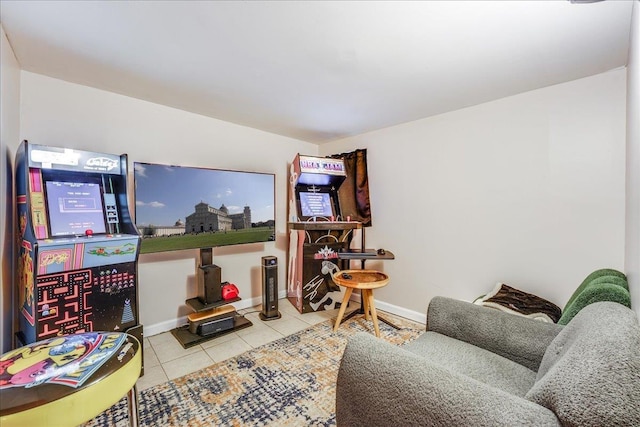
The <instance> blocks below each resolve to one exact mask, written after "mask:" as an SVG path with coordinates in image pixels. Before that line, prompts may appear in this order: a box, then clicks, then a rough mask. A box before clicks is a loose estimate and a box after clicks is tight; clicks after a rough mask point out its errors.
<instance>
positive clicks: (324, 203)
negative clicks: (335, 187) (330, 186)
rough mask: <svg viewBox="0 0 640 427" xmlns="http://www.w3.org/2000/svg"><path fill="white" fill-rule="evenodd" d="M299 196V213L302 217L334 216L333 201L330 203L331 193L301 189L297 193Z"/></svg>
mask: <svg viewBox="0 0 640 427" xmlns="http://www.w3.org/2000/svg"><path fill="white" fill-rule="evenodd" d="M298 197H299V198H300V213H301V214H302V217H303V218H310V217H326V218H330V217H332V216H333V217H335V216H336V215H335V212H334V210H333V203H331V195H330V194H329V193H311V192H305V191H301V192H300V193H298Z"/></svg>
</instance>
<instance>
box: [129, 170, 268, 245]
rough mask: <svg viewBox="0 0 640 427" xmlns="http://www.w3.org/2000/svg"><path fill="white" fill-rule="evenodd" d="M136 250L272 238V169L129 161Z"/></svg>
mask: <svg viewBox="0 0 640 427" xmlns="http://www.w3.org/2000/svg"><path fill="white" fill-rule="evenodd" d="M133 169H134V186H135V196H134V197H135V206H136V208H135V222H136V226H137V227H138V230H139V231H140V233H141V234H142V244H141V247H140V253H149V252H161V251H174V250H181V249H194V248H209V247H216V246H226V245H237V244H245V243H256V242H266V241H270V240H275V175H274V174H269V173H259V172H242V171H231V170H221V169H208V168H198V167H186V166H170V165H162V164H154V163H141V162H134V164H133Z"/></svg>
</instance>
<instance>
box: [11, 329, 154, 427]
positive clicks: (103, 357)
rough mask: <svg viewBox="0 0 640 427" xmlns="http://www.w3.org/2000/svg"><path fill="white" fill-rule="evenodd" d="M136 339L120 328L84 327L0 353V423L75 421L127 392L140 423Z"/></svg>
mask: <svg viewBox="0 0 640 427" xmlns="http://www.w3.org/2000/svg"><path fill="white" fill-rule="evenodd" d="M141 367H142V349H141V347H140V343H139V342H138V340H137V339H136V338H135V337H133V336H131V335H129V334H125V333H120V332H86V333H81V334H73V335H63V336H60V337H55V338H50V339H47V340H43V341H38V342H36V343H33V344H29V345H26V346H24V347H20V348H18V349H15V350H12V351H9V352H7V353H5V354H3V355H2V356H1V357H0V425H1V426H2V427H9V426H32V427H36V426H51V425H55V426H77V425H79V424H82V423H84V422H86V421H89V420H91V419H92V418H94V417H96V416H97V415H99V414H100V413H102V412H103V411H105V410H106V409H108V408H109V407H111V406H112V405H114V404H116V403H117V402H118V401H119V400H120V399H122V397H123V396H125V395H127V397H128V403H129V424H130V425H131V426H132V427H135V426H137V425H138V408H137V394H136V393H137V390H136V387H135V385H136V381H137V380H138V377H139V376H140V369H141Z"/></svg>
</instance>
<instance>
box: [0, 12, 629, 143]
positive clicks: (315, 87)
mask: <svg viewBox="0 0 640 427" xmlns="http://www.w3.org/2000/svg"><path fill="white" fill-rule="evenodd" d="M632 6H633V2H632V1H630V0H629V1H625V0H622V1H614V0H610V1H605V2H598V3H589V4H573V3H570V2H568V1H565V0H556V1H539V0H534V1H412V2H399V1H388V2H386V1H374V2H369V1H353V2H351V1H295V2H294V1H229V2H213V1H131V2H127V1H42V2H40V1H11V0H0V22H1V23H2V26H3V28H4V30H5V32H6V34H7V37H8V39H9V41H10V43H11V46H12V47H13V50H14V52H15V55H16V57H17V59H18V61H19V63H20V65H21V67H22V68H23V69H24V70H28V71H32V72H35V73H39V74H44V75H48V76H51V77H55V78H59V79H63V80H67V81H70V82H74V83H79V84H83V85H87V86H92V87H96V88H99V89H104V90H108V91H112V92H116V93H120V94H124V95H128V96H131V97H135V98H139V99H144V100H148V101H151V102H155V103H159V104H164V105H168V106H172V107H175V108H179V109H183V110H187V111H191V112H194V113H198V114H202V115H205V116H210V117H215V118H218V119H221V120H225V121H228V122H233V123H237V124H241V125H246V126H250V127H252V128H257V129H262V130H265V131H268V132H273V133H276V134H280V135H285V136H289V137H292V138H296V139H300V140H304V141H309V142H313V143H323V142H327V141H331V140H335V139H338V138H341V137H346V136H351V135H357V134H361V133H364V132H367V131H371V130H375V129H380V128H384V127H387V126H392V125H396V124H400V123H404V122H408V121H412V120H416V119H420V118H424V117H428V116H432V115H435V114H439V113H443V112H447V111H452V110H456V109H459V108H463V107H466V106H470V105H474V104H478V103H482V102H486V101H489V100H493V99H498V98H502V97H505V96H509V95H513V94H516V93H520V92H525V91H529V90H532V89H536V88H540V87H545V86H549V85H553V84H557V83H562V82H566V81H570V80H574V79H578V78H581V77H585V76H589V75H593V74H597V73H601V72H604V71H607V70H611V69H614V68H618V67H622V66H625V65H626V63H627V51H628V43H629V34H630V25H631V10H632Z"/></svg>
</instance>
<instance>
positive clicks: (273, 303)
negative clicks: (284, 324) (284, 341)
mask: <svg viewBox="0 0 640 427" xmlns="http://www.w3.org/2000/svg"><path fill="white" fill-rule="evenodd" d="M281 317H282V315H281V314H280V312H279V311H278V258H276V257H274V256H263V257H262V312H261V313H260V319H262V320H275V319H279V318H281Z"/></svg>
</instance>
